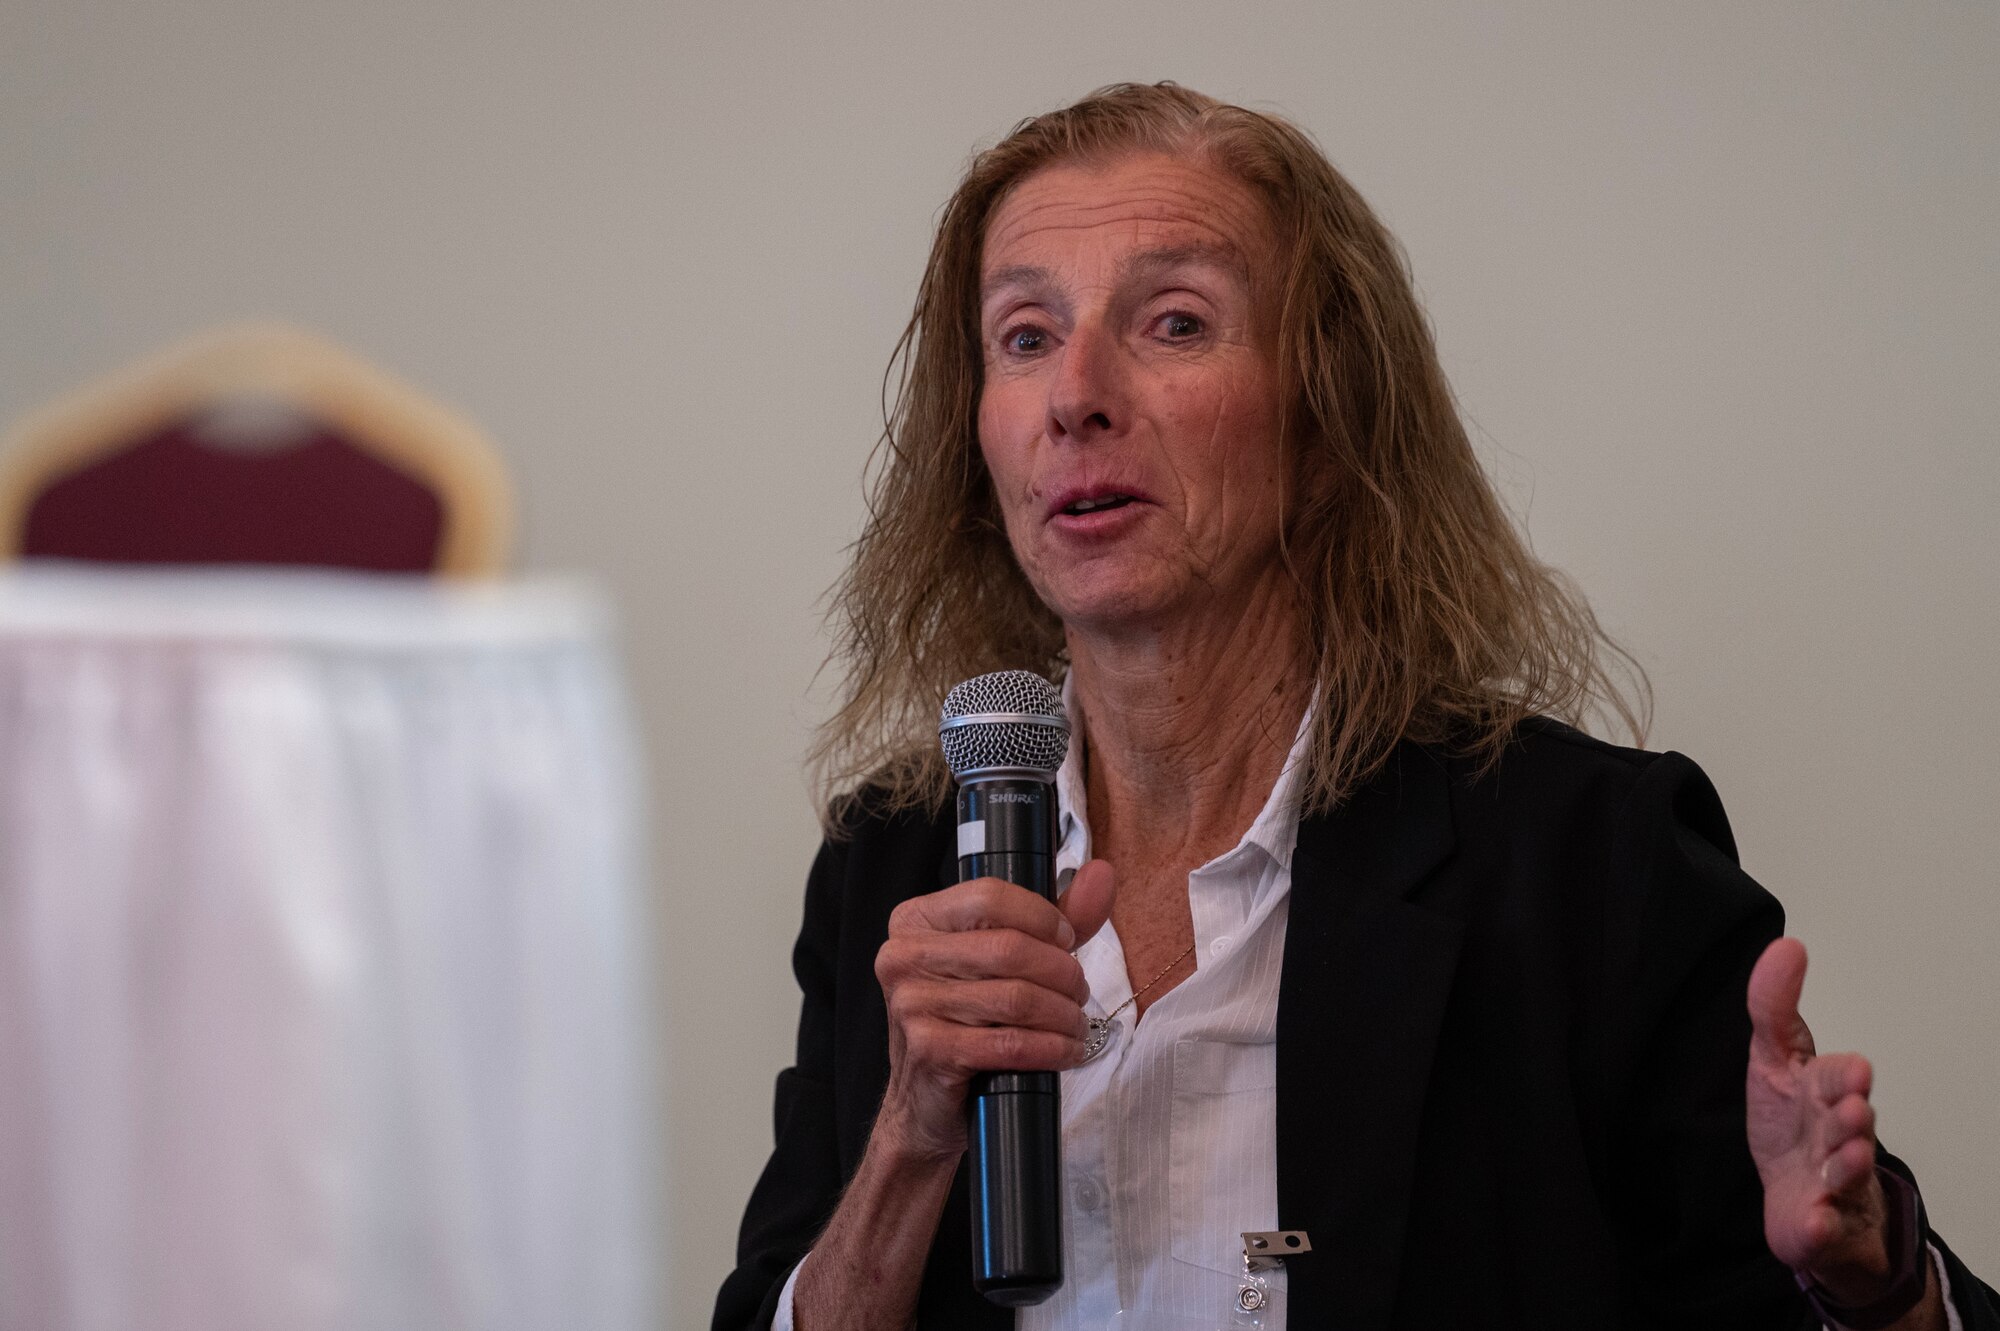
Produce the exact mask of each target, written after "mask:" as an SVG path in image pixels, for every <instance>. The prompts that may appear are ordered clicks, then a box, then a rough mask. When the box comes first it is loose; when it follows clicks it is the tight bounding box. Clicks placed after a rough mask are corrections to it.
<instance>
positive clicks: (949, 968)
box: [875, 929, 1090, 1004]
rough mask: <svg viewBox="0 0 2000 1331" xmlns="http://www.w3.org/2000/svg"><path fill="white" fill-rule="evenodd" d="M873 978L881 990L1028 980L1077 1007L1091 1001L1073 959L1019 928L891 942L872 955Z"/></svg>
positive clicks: (920, 936)
mask: <svg viewBox="0 0 2000 1331" xmlns="http://www.w3.org/2000/svg"><path fill="white" fill-rule="evenodd" d="M875 976H876V978H877V979H878V980H880V981H881V983H882V987H883V989H884V990H885V991H887V990H890V989H893V988H895V987H897V986H900V985H902V984H905V983H909V982H911V981H913V980H917V981H920V980H1027V981H1030V982H1032V983H1034V984H1038V985H1040V986H1042V987H1043V988H1044V989H1049V990H1052V991H1054V992H1055V993H1058V994H1067V995H1068V996H1070V997H1071V998H1074V999H1075V1000H1076V1001H1077V1002H1078V1003H1079V1004H1082V1003H1087V1002H1089V1001H1090V984H1089V982H1088V981H1087V980H1085V979H1084V977H1083V967H1082V966H1081V965H1079V964H1078V963H1077V960H1076V958H1075V957H1073V956H1071V955H1070V954H1069V953H1068V952H1067V951H1065V950H1064V949H1063V948H1061V947H1059V946H1057V945H1056V944H1054V943H1047V942H1043V941H1042V940H1041V939H1039V938H1030V937H1029V936H1028V935H1026V934H1024V933H1022V932H1021V931H1020V930H1018V929H975V930H972V931H970V932H965V933H917V934H910V935H907V936H905V937H901V938H891V939H890V940H889V941H888V942H886V943H884V944H882V950H881V951H880V952H878V953H877V954H876V956H875Z"/></svg>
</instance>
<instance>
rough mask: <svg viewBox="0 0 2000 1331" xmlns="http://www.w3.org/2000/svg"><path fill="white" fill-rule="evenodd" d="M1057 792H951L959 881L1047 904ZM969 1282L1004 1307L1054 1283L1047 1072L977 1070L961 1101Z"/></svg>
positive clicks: (1038, 786) (1014, 778)
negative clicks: (1022, 891) (1004, 885)
mask: <svg viewBox="0 0 2000 1331" xmlns="http://www.w3.org/2000/svg"><path fill="white" fill-rule="evenodd" d="M1055 828H1056V789H1055V786H1054V784H1053V783H1051V782H1047V781H1041V780H1037V779H1035V776H1034V775H1031V774H1029V773H1016V774H1009V775H995V776H992V777H988V778H980V777H972V778H970V779H967V780H965V781H964V784H962V785H960V787H959V791H958V880H959V881H960V882H961V883H963V882H967V881H969V880H971V879H974V878H1000V879H1004V880H1006V881H1007V882H1010V883H1017V884H1019V885H1020V886H1022V887H1025V888H1027V889H1028V890H1029V891H1031V892H1039V893H1040V894H1041V895H1042V896H1044V897H1046V898H1048V899H1049V900H1050V901H1054V900H1055V897H1056V885H1055V871H1056V870H1055V861H1056V854H1055ZM966 1129H967V1147H966V1156H967V1174H968V1176H969V1179H970V1182H971V1190H972V1283H973V1287H974V1288H976V1289H977V1290H978V1291H979V1292H980V1293H981V1294H983V1295H985V1296H986V1298H987V1299H988V1300H989V1301H991V1302H993V1303H997V1304H999V1305H1000V1306H1002V1307H1006V1308H1020V1307H1026V1306H1028V1305H1029V1304H1035V1303H1040V1302H1041V1301H1042V1300H1044V1299H1046V1298H1048V1297H1049V1295H1051V1294H1053V1293H1055V1291H1056V1290H1057V1289H1058V1288H1060V1287H1061V1285H1062V1278H1063V1271H1062V1103H1061V1099H1060V1095H1059V1091H1058V1078H1057V1074H1055V1073H1053V1072H984V1073H980V1074H979V1075H977V1076H975V1077H974V1078H973V1079H972V1085H971V1088H970V1092H969V1094H968V1096H967V1100H966Z"/></svg>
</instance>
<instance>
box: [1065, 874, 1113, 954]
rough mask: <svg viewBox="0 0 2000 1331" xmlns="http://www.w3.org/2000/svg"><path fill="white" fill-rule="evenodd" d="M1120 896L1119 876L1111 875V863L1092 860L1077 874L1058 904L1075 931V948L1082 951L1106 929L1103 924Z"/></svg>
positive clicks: (1109, 916)
mask: <svg viewBox="0 0 2000 1331" xmlns="http://www.w3.org/2000/svg"><path fill="white" fill-rule="evenodd" d="M1117 895H1118V884H1117V876H1116V875H1115V874H1113V873H1112V871H1111V861H1109V860H1092V861H1091V862H1090V863H1088V864H1086V865H1084V866H1083V867H1082V868H1081V869H1078V870H1077V871H1076V877H1074V878H1072V879H1070V883H1069V891H1067V892H1065V893H1063V897H1062V900H1061V901H1059V902H1057V903H1056V905H1057V906H1059V907H1060V908H1061V909H1062V913H1063V918H1065V919H1067V920H1068V921H1069V927H1070V928H1072V929H1074V930H1076V946H1078V947H1082V946H1083V945H1084V944H1085V943H1087V942H1089V941H1090V938H1091V935H1092V934H1095V933H1096V932H1097V931H1098V930H1099V929H1102V928H1103V927H1104V922H1105V921H1106V920H1108V919H1110V918H1111V902H1112V899H1113V898H1115V897H1116V896H1117Z"/></svg>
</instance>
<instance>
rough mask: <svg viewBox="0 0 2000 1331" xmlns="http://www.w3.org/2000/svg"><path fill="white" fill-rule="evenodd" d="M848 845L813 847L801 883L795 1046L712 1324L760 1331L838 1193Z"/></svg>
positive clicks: (719, 1329) (722, 1329) (724, 1329)
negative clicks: (840, 962)
mask: <svg viewBox="0 0 2000 1331" xmlns="http://www.w3.org/2000/svg"><path fill="white" fill-rule="evenodd" d="M848 845H849V843H847V842H845V841H834V840H829V841H827V842H826V843H825V844H823V845H822V846H821V847H820V852H819V856H818V858H817V859H816V860H815V861H814V862H813V868H812V873H811V875H810V876H809V877H808V879H807V881H806V904H805V923H804V926H803V927H802V928H801V930H800V932H799V940H798V944H797V945H796V946H795V947H794V948H793V949H792V972H793V974H794V975H796V976H797V977H798V983H799V990H800V993H801V995H802V998H803V1005H802V1007H801V1009H800V1015H799V1037H798V1051H797V1055H796V1058H795V1060H794V1062H793V1064H792V1066H791V1067H789V1068H786V1069H785V1070H784V1071H783V1072H780V1073H779V1074H778V1085H777V1095H776V1106H775V1109H774V1111H773V1116H772V1118H773V1129H774V1132H775V1136H776V1140H775V1145H774V1147H773V1149H772V1151H771V1158H770V1160H769V1161H768V1162H767V1163H766V1164H765V1166H764V1172H763V1174H762V1175H761V1176H760V1177H759V1178H758V1180H757V1186H756V1188H755V1189H754V1190H753V1191H752V1192H751V1194H750V1203H749V1205H748V1207H746V1208H745V1210H744V1213H743V1224H742V1227H741V1228H740V1229H739V1230H738V1232H737V1238H736V1269H735V1270H734V1271H732V1272H730V1274H729V1277H728V1279H727V1280H725V1281H724V1282H723V1285H722V1290H721V1293H720V1294H719V1295H718V1296H717V1298H716V1303H715V1318H714V1321H713V1323H712V1326H713V1328H714V1331H749V1329H751V1328H754V1329H755V1331H768V1329H769V1327H770V1325H771V1322H772V1319H773V1318H774V1317H775V1316H776V1315H777V1306H778V1296H779V1295H780V1294H781V1293H782V1292H783V1290H784V1287H785V1281H786V1279H787V1277H789V1276H790V1274H791V1271H792V1268H793V1267H794V1266H796V1265H797V1264H798V1263H799V1261H800V1259H802V1258H803V1257H804V1256H805V1255H806V1252H807V1250H808V1249H809V1248H811V1246H812V1243H813V1240H814V1239H816V1238H817V1237H818V1236H819V1232H820V1230H822V1229H823V1228H825V1226H826V1222H827V1219H828V1218H829V1217H830V1216H831V1215H832V1214H833V1209H834V1206H835V1204H836V1203H838V1201H839V1200H840V1190H841V1186H842V1181H841V1172H840V1158H839V1150H838V1146H837V1144H836V1140H835V1132H834V1103H833V1059H834V976H835V963H836V959H837V958H838V956H839V949H840V937H839V935H840V919H841V911H840V895H841V890H842V884H843V882H844V880H845V878H846V868H847V865H846V861H847V853H848Z"/></svg>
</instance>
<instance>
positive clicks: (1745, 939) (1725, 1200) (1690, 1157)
mask: <svg viewBox="0 0 2000 1331" xmlns="http://www.w3.org/2000/svg"><path fill="white" fill-rule="evenodd" d="M1618 847H1619V849H1618V850H1617V852H1615V853H1616V855H1617V857H1619V858H1621V859H1623V860H1624V864H1623V865H1622V866H1621V867H1620V873H1621V876H1624V877H1625V878H1626V880H1627V881H1628V882H1634V883H1636V884H1637V885H1638V887H1639V890H1638V891H1637V892H1636V893H1634V894H1631V895H1630V896H1629V897H1628V898H1627V900H1628V901H1629V902H1630V903H1631V910H1630V914H1629V915H1628V917H1627V918H1625V919H1624V920H1623V921H1621V922H1619V924H1618V925H1616V926H1614V928H1613V930H1612V931H1611V937H1612V943H1611V956H1610V958H1609V961H1610V963H1611V973H1612V974H1613V975H1617V976H1621V977H1622V979H1620V980H1619V981H1618V983H1620V984H1621V985H1622V986H1623V992H1622V998H1623V1003H1622V1004H1621V1009H1622V1011H1623V1012H1624V1013H1625V1014H1626V1015H1627V1017H1628V1019H1629V1023H1630V1024H1629V1025H1627V1026H1626V1027H1625V1032H1626V1035H1627V1037H1628V1038H1629V1040H1630V1046H1631V1057H1632V1058H1633V1060H1634V1062H1633V1066H1632V1068H1631V1077H1630V1082H1629V1084H1630V1085H1631V1087H1632V1088H1633V1089H1632V1092H1631V1098H1630V1102H1629V1104H1628V1105H1627V1106H1626V1112H1625V1113H1624V1114H1622V1115H1621V1116H1620V1118H1621V1121H1622V1122H1623V1123H1625V1124H1626V1125H1627V1130H1626V1135H1625V1139H1624V1140H1623V1141H1622V1142H1621V1143H1620V1147H1619V1149H1618V1150H1617V1151H1616V1153H1615V1157H1614V1158H1615V1159H1617V1160H1618V1161H1619V1162H1620V1164H1619V1165H1618V1166H1617V1170H1618V1173H1619V1175H1620V1177H1618V1178H1617V1179H1616V1180H1615V1181H1614V1186H1613V1187H1612V1188H1611V1189H1610V1190H1609V1194H1610V1196H1611V1197H1612V1198H1613V1199H1615V1204H1616V1205H1617V1207H1618V1210H1619V1214H1618V1215H1616V1216H1615V1217H1614V1223H1616V1224H1617V1225H1618V1227H1619V1228H1620V1230H1621V1231H1622V1232H1623V1233H1624V1234H1625V1236H1626V1240H1627V1244H1628V1250H1629V1251H1632V1252H1634V1253H1636V1254H1640V1260H1639V1262H1638V1263H1637V1264H1635V1265H1634V1267H1633V1268H1632V1272H1631V1275H1630V1277H1629V1281H1628V1287H1627V1288H1626V1290H1625V1291H1624V1295H1623V1298H1622V1302H1623V1303H1624V1304H1625V1306H1626V1308H1627V1310H1628V1313H1627V1317H1626V1323H1627V1325H1629V1326H1634V1327H1641V1326H1643V1327H1653V1326H1659V1327H1668V1326H1675V1327H1687V1326H1701V1327H1712V1328H1728V1327H1742V1328H1746V1331H1748V1329H1749V1328H1757V1329H1759V1331H1765V1329H1776V1328H1783V1329H1784V1331H1819V1327H1820V1323H1819V1322H1818V1320H1817V1319H1816V1318H1815V1317H1814V1316H1813V1314H1812V1312H1811V1309H1810V1305H1808V1304H1807V1303H1806V1301H1805V1300H1804V1298H1803V1297H1802V1296H1801V1295H1800V1294H1799V1292H1798V1289H1797V1284H1796V1281H1795V1280H1794V1278H1793V1276H1792V1273H1791V1272H1790V1271H1789V1270H1788V1269H1786V1268H1785V1267H1784V1266H1783V1265H1782V1264H1781V1263H1780V1262H1778V1260H1777V1259H1776V1258H1775V1257H1773V1256H1772V1255H1771V1253H1770V1250H1769V1248H1768V1247H1767V1246H1766V1244H1765V1241H1764V1234H1763V1185H1762V1182H1761V1181H1760V1179H1759V1178H1758V1175H1757V1169H1756V1165H1755V1162H1754V1161H1753V1160H1752V1159H1751V1157H1750V1149H1749V1143H1748V1140H1747V1138H1746V1135H1745V1131H1744V1120H1745V1104H1744V1073H1745V1058H1746V1057H1747V1051H1748V1049H1749V1043H1750V1019H1749V1014H1748V1011H1747V1008H1746V1005H1745V995H1746V993H1747V991H1748V986H1749V979H1750V971H1751V968H1752V967H1753V966H1754V965H1755V964H1756V962H1757V959H1758V957H1759V956H1761V955H1762V954H1763V951H1764V948H1765V947H1766V946H1767V945H1768V944H1769V943H1770V942H1771V940H1772V939H1774V938H1776V937H1778V936H1779V935H1780V934H1781V933H1782V932H1783V931H1784V911H1783V908H1782V907H1780V906H1779V904H1778V902H1777V900H1776V899H1775V898H1774V897H1772V896H1771V894H1770V893H1768V892H1766V891H1765V890H1764V889H1763V888H1762V887H1760V886H1758V884H1757V883H1756V882H1755V881H1753V880H1752V879H1751V878H1750V877H1749V875H1748V874H1746V873H1744V872H1743V870H1742V868H1741V867H1740V866H1739V865H1738V863H1737V859H1736V848H1735V842H1734V840H1733V838H1732V837H1731V834H1730V831H1729V823H1728V819H1727V817H1726V816H1725V815H1724V813H1723V811H1722V804H1721V801H1720V800H1719V799H1718V798H1717V796H1716V794H1715V790H1714V787H1713V786H1711V785H1710V784H1709V781H1708V778H1707V777H1706V776H1704V775H1703V774H1702V772H1701V770H1700V769H1699V768H1698V767H1696V766H1695V764H1694V763H1692V762H1691V761H1689V760H1688V759H1686V758H1684V757H1682V756H1681V755H1679V754H1667V755H1665V756H1663V757H1662V758H1660V759H1658V760H1657V761H1655V762H1653V763H1651V764H1649V765H1648V766H1647V767H1646V769H1645V770H1644V771H1643V772H1642V773H1641V775H1640V777H1639V778H1638V780H1637V781H1636V782H1635V784H1634V786H1633V788H1632V791H1631V793H1630V795H1629V797H1628V799H1627V801H1626V804H1625V808H1624V810H1623V811H1622V814H1621V817H1620V827H1619V836H1618ZM1718 1051H1726V1053H1727V1055H1728V1056H1726V1057H1722V1056H1718ZM1882 1154H1883V1161H1884V1164H1885V1165H1887V1166H1888V1167H1890V1168H1898V1169H1902V1170H1903V1172H1905V1173H1906V1174H1907V1169H1906V1168H1905V1167H1903V1165H1902V1162H1901V1161H1898V1160H1895V1158H1894V1157H1892V1156H1889V1155H1888V1154H1887V1153H1886V1152H1883V1153H1882ZM1932 1239H1933V1241H1934V1242H1936V1243H1937V1246H1938V1249H1939V1252H1940V1256H1941V1257H1942V1258H1943V1261H1944V1263H1945V1266H1946V1271H1947V1274H1948V1275H1949V1276H1950V1278H1951V1286H1952V1295H1953V1299H1952V1301H1953V1303H1954V1305H1955V1306H1956V1307H1957V1309H1958V1311H1959V1314H1960V1317H1961V1319H1962V1321H1963V1324H1964V1327H1965V1331H2000V1318H1996V1307H1995V1304H1994V1302H1993V1293H1992V1291H1991V1290H1990V1289H1988V1288H1987V1287H1986V1286H1985V1285H1984V1284H1982V1283H1981V1282H1980V1281H1978V1280H1977V1279H1976V1278H1975V1277H1974V1276H1973V1275H1972V1273H1971V1272H1970V1271H1968V1270H1966V1269H1965V1266H1964V1264H1963V1263H1962V1262H1960V1261H1958V1259H1957V1258H1956V1257H1954V1256H1952V1255H1951V1253H1950V1250H1949V1249H1948V1248H1946V1247H1945V1246H1944V1244H1943V1243H1942V1241H1939V1240H1937V1239H1936V1237H1935V1235H1932Z"/></svg>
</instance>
